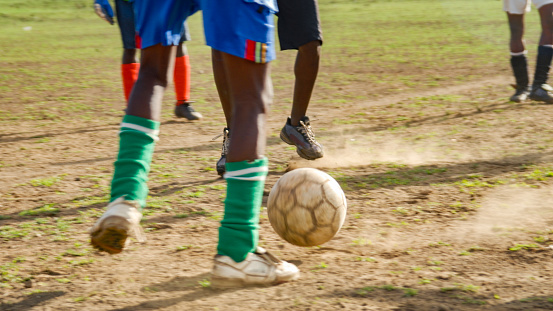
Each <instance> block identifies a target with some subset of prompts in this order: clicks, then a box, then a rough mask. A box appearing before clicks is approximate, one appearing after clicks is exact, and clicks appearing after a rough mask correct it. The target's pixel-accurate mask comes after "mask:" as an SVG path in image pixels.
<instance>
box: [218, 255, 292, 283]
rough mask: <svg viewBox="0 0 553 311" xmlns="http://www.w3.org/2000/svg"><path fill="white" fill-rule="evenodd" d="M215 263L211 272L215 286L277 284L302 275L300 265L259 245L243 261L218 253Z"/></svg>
mask: <svg viewBox="0 0 553 311" xmlns="http://www.w3.org/2000/svg"><path fill="white" fill-rule="evenodd" d="M214 263H215V265H214V266H213V271H212V272H211V286H213V287H237V286H251V285H276V284H280V283H284V282H288V281H294V280H297V279H298V278H299V277H300V270H299V269H298V267H296V266H295V265H293V264H291V263H288V262H286V261H282V260H280V259H278V258H276V257H275V256H273V255H272V254H271V253H269V252H267V251H266V250H264V249H263V248H261V247H257V250H256V251H255V253H249V254H248V256H247V257H246V259H245V260H244V261H242V262H235V261H234V260H232V258H230V257H229V256H223V255H216V256H215V259H214Z"/></svg>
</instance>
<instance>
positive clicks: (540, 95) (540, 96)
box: [529, 84, 553, 104]
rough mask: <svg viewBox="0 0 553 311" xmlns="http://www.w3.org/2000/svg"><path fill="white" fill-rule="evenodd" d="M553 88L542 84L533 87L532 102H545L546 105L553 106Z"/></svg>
mask: <svg viewBox="0 0 553 311" xmlns="http://www.w3.org/2000/svg"><path fill="white" fill-rule="evenodd" d="M552 92H553V87H551V86H549V85H547V84H542V85H534V86H532V91H531V92H530V96H529V98H530V99H531V100H535V101H540V102H544V103H545V104H553V94H552Z"/></svg>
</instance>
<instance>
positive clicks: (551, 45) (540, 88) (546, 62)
mask: <svg viewBox="0 0 553 311" xmlns="http://www.w3.org/2000/svg"><path fill="white" fill-rule="evenodd" d="M538 11H539V13H540V19H541V28H542V33H541V37H540V43H539V46H538V57H537V60H536V71H535V73H534V82H533V83H532V92H531V93H530V98H531V99H533V100H537V101H542V102H545V103H546V104H553V94H552V93H551V92H552V91H553V88H551V87H550V86H548V85H547V84H546V83H547V79H548V77H549V69H550V67H551V59H552V58H553V3H551V4H546V5H543V6H541V7H540V8H539V9H538Z"/></svg>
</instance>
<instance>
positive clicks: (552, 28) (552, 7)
mask: <svg viewBox="0 0 553 311" xmlns="http://www.w3.org/2000/svg"><path fill="white" fill-rule="evenodd" d="M539 13H540V19H541V31H542V32H541V37H540V45H553V3H551V4H546V5H544V6H542V7H541V8H540V9H539Z"/></svg>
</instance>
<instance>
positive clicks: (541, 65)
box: [533, 45, 553, 86]
mask: <svg viewBox="0 0 553 311" xmlns="http://www.w3.org/2000/svg"><path fill="white" fill-rule="evenodd" d="M552 58H553V47H551V46H545V45H540V46H539V47H538V59H537V61H536V72H535V74H534V83H533V85H536V86H539V85H542V84H545V83H546V82H547V78H548V77H549V67H551V59H552Z"/></svg>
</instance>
